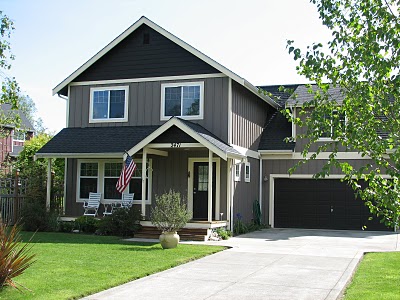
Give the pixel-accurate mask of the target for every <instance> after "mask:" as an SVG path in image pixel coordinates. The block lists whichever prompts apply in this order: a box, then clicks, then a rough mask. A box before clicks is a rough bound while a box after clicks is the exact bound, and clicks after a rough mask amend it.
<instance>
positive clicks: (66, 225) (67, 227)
mask: <svg viewBox="0 0 400 300" xmlns="http://www.w3.org/2000/svg"><path fill="white" fill-rule="evenodd" d="M75 226H76V225H75V222H72V221H60V222H58V226H57V230H58V231H60V232H67V233H68V232H72V230H74V229H75Z"/></svg>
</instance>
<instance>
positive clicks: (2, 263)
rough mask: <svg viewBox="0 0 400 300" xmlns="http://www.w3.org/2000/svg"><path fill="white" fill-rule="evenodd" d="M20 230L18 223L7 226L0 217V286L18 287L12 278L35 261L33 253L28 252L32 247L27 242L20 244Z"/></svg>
mask: <svg viewBox="0 0 400 300" xmlns="http://www.w3.org/2000/svg"><path fill="white" fill-rule="evenodd" d="M20 231H21V226H20V225H19V224H18V223H16V224H15V225H14V226H13V227H11V228H7V225H6V224H5V223H3V221H2V220H1V218H0V288H3V287H4V286H11V287H14V288H16V289H19V288H18V285H17V283H16V282H15V281H14V280H13V279H14V278H15V277H17V276H19V275H21V274H23V273H24V271H25V270H26V269H27V268H29V267H30V266H31V265H32V264H33V263H34V262H35V260H34V257H35V254H30V251H31V248H32V247H31V246H30V245H29V243H26V244H24V245H22V244H21V242H22V239H21V235H20Z"/></svg>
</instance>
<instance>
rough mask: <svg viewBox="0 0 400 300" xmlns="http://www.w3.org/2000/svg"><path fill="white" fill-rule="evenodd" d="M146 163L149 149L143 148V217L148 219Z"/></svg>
mask: <svg viewBox="0 0 400 300" xmlns="http://www.w3.org/2000/svg"><path fill="white" fill-rule="evenodd" d="M146 161H147V149H146V148H143V156H142V217H143V219H145V217H146Z"/></svg>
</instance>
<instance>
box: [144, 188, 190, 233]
mask: <svg viewBox="0 0 400 300" xmlns="http://www.w3.org/2000/svg"><path fill="white" fill-rule="evenodd" d="M191 218H192V214H191V213H190V212H188V211H187V208H186V203H184V202H183V201H181V194H180V193H176V192H174V191H172V190H170V191H169V192H168V193H164V194H162V195H161V196H156V203H155V207H154V208H152V210H151V215H150V219H151V222H152V223H153V224H154V225H155V226H156V227H157V228H158V229H159V230H161V231H162V232H175V231H177V230H179V229H180V228H182V227H184V226H185V225H186V223H187V222H188V221H189V220H190V219H191Z"/></svg>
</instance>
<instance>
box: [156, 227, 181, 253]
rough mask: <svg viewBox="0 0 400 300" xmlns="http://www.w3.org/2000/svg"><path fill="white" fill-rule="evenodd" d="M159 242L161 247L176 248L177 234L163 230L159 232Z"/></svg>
mask: <svg viewBox="0 0 400 300" xmlns="http://www.w3.org/2000/svg"><path fill="white" fill-rule="evenodd" d="M160 243H161V246H162V247H163V249H171V248H176V246H178V243H179V235H178V234H177V233H176V231H175V232H163V233H161V234H160Z"/></svg>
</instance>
